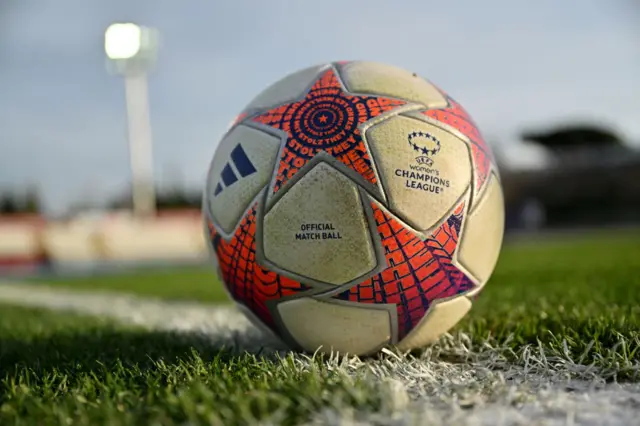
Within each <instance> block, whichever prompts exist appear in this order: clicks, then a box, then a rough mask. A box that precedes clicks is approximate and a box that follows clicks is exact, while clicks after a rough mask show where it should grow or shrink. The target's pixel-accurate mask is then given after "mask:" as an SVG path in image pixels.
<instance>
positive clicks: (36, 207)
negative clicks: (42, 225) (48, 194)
mask: <svg viewBox="0 0 640 426" xmlns="http://www.w3.org/2000/svg"><path fill="white" fill-rule="evenodd" d="M40 207H41V204H40V192H39V191H38V188H37V187H36V186H33V185H32V186H29V187H28V188H27V189H26V191H25V193H24V196H23V200H22V212H23V213H40Z"/></svg>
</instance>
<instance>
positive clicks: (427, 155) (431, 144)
mask: <svg viewBox="0 0 640 426" xmlns="http://www.w3.org/2000/svg"><path fill="white" fill-rule="evenodd" d="M408 141H409V145H410V146H411V148H413V150H414V151H416V152H418V153H419V154H421V155H419V156H418V157H416V162H417V163H418V164H420V165H425V166H428V167H431V166H433V159H432V158H431V157H433V156H434V155H436V154H437V153H438V152H439V151H440V141H439V140H438V138H436V137H435V136H433V135H432V134H431V133H425V132H413V133H409V137H408Z"/></svg>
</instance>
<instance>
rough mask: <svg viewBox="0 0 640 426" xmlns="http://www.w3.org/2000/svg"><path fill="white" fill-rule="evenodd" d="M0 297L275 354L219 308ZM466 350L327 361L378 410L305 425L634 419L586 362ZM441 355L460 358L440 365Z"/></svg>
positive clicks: (621, 397) (55, 292) (109, 296)
mask: <svg viewBox="0 0 640 426" xmlns="http://www.w3.org/2000/svg"><path fill="white" fill-rule="evenodd" d="M0 303H5V304H10V305H17V306H23V307H34V308H46V309H51V310H54V311H71V312H75V313H78V314H84V315H91V316H98V317H106V318H111V319H114V320H117V321H120V322H122V323H127V324H134V325H138V326H143V327H146V328H149V329H156V330H165V331H175V332H180V333H197V334H198V335H202V336H205V337H206V338H207V339H209V340H210V341H211V344H212V345H215V346H225V347H229V348H230V349H231V348H235V349H237V350H240V351H245V350H247V351H257V350H258V349H269V348H270V349H273V350H279V351H281V353H282V352H283V351H282V350H283V348H282V346H281V344H279V343H278V342H277V341H276V340H275V339H273V338H271V337H269V336H265V335H264V334H262V333H261V332H260V331H259V330H258V329H257V328H255V327H254V326H252V325H251V323H250V322H249V321H248V320H247V319H246V318H245V317H244V315H242V314H241V313H240V312H239V311H238V310H236V309H235V308H233V307H231V306H228V305H227V306H224V305H220V306H215V305H213V306H212V305H209V306H207V305H203V304H196V303H184V302H168V301H161V300H157V299H142V298H138V297H133V296H129V295H123V294H113V293H97V292H78V291H70V290H63V289H60V288H49V287H46V286H40V285H32V284H9V283H7V284H1V283H0ZM469 348H471V343H470V340H469V339H468V338H467V337H466V336H464V334H462V333H458V334H457V335H456V336H455V337H452V336H448V337H446V338H445V339H443V341H442V342H441V343H439V344H438V345H435V346H434V347H432V348H430V349H428V350H427V351H425V353H424V354H423V355H422V356H420V357H413V356H401V355H397V354H393V353H391V352H388V353H387V354H386V355H385V356H382V357H381V358H380V359H376V360H366V361H361V360H359V359H358V358H348V359H344V358H343V359H338V358H331V359H330V360H329V361H328V364H329V367H330V368H331V369H334V370H336V371H341V372H343V373H345V374H347V375H351V376H353V375H365V376H367V377H368V380H370V381H371V383H372V384H373V385H374V386H375V387H376V388H377V392H379V394H380V395H381V396H382V400H383V406H382V408H381V410H380V411H379V412H377V413H372V412H363V411H358V412H355V411H352V410H351V409H350V407H347V406H344V407H337V408H336V409H328V410H325V411H322V412H320V413H317V414H316V415H315V416H314V419H313V422H312V424H335V425H338V424H341V425H345V424H353V425H360V424H362V425H365V424H372V423H373V424H380V425H387V424H389V425H391V424H393V425H414V424H415V425H424V424H445V425H446V424H455V425H487V426H489V425H490V426H499V425H529V424H536V425H538V424H540V425H604V424H607V425H614V426H618V425H621V426H622V425H625V426H626V425H631V424H637V418H638V417H639V416H640V384H632V385H624V386H623V385H615V384H614V385H610V384H606V383H605V382H604V380H603V379H602V378H601V377H599V376H598V372H597V371H594V369H593V368H591V367H589V366H582V365H577V364H575V363H573V362H571V360H562V359H557V358H556V359H551V358H548V357H546V355H545V354H544V353H543V352H542V351H539V350H537V349H536V348H531V351H526V353H525V355H523V359H522V360H521V361H522V362H520V363H516V364H514V363H513V362H511V361H509V360H508V359H507V358H505V357H504V356H503V355H502V352H501V351H500V350H499V349H494V348H489V347H481V348H472V349H469ZM284 353H286V352H284ZM441 354H446V355H448V357H447V356H442V355H441ZM451 356H453V357H455V358H457V359H459V360H462V361H458V362H456V363H453V362H448V361H444V359H450V357H451ZM294 358H295V361H296V363H297V364H298V365H299V367H300V368H301V369H302V370H306V369H308V368H310V366H311V363H310V362H309V358H308V357H306V356H304V355H296V356H295V357H294ZM638 369H639V370H640V367H638Z"/></svg>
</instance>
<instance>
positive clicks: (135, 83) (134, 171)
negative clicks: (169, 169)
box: [124, 71, 156, 216]
mask: <svg viewBox="0 0 640 426" xmlns="http://www.w3.org/2000/svg"><path fill="white" fill-rule="evenodd" d="M124 85H125V96H126V108H127V125H128V130H129V155H130V161H131V178H132V187H131V196H132V207H133V213H134V215H136V216H148V215H153V214H155V209H156V194H155V186H154V179H153V151H152V135H151V122H150V118H149V90H148V84H147V72H146V71H138V72H135V73H126V74H125V75H124Z"/></svg>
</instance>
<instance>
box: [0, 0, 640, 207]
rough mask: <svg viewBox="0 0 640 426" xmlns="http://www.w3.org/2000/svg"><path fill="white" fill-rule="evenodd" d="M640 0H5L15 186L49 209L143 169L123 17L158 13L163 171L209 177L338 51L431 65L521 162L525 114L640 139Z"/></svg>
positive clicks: (175, 177)
mask: <svg viewBox="0 0 640 426" xmlns="http://www.w3.org/2000/svg"><path fill="white" fill-rule="evenodd" d="M639 10H640V8H638V7H637V6H634V4H633V0H607V1H603V0H600V1H596V0H565V1H562V2H560V1H557V0H536V1H535V2H533V1H529V2H525V1H513V0H495V1H492V0H486V1H482V2H478V1H471V0H469V1H457V2H443V1H438V2H434V1H428V0H394V1H388V0H387V1H383V0H349V1H347V0H323V1H321V2H318V1H300V0H298V1H294V0H270V1H262V0H229V1H220V0H207V1H195V0H181V1H176V0H135V1H134V0H109V1H98V0H0V191H1V190H2V189H3V188H19V187H22V186H25V185H37V186H38V187H39V188H40V191H41V194H42V196H43V198H44V201H45V208H46V210H47V211H48V212H53V213H57V212H63V211H64V210H65V209H67V208H68V207H69V206H70V205H71V204H72V203H75V202H78V201H79V200H81V199H86V198H90V199H91V200H93V202H96V203H100V202H103V201H105V200H107V199H109V198H110V197H113V196H114V195H115V194H117V193H119V192H122V191H123V190H126V188H127V185H128V182H129V181H130V168H129V157H128V152H129V151H128V145H127V136H126V134H127V133H126V129H127V128H126V114H125V109H124V86H123V82H122V80H121V79H120V78H118V77H116V76H113V75H110V74H109V73H107V71H106V67H105V57H104V49H103V43H104V40H103V36H104V30H105V29H106V28H107V26H108V25H109V24H110V23H111V22H114V21H133V22H136V23H139V24H141V25H147V26H152V27H155V28H157V29H158V30H159V31H160V34H161V42H162V44H161V50H160V52H159V56H158V62H157V65H156V68H155V69H154V71H153V72H152V74H151V75H150V80H149V91H150V108H151V124H152V129H153V144H154V145H153V161H154V171H155V176H156V182H157V183H158V185H160V186H163V185H167V184H168V182H171V181H180V182H182V184H184V185H185V186H187V187H190V188H199V187H201V186H202V185H203V183H204V178H205V175H206V170H207V167H208V165H209V162H210V160H211V158H212V156H213V153H214V151H215V148H216V146H217V144H218V141H219V139H220V136H221V135H222V133H223V132H224V130H225V129H226V127H227V125H228V123H229V121H230V120H231V119H232V118H233V117H234V116H235V115H236V114H237V113H238V112H239V111H240V110H241V109H242V108H243V107H244V106H245V105H246V104H247V103H248V102H249V101H250V100H251V99H252V98H253V97H254V96H255V95H256V94H258V93H259V92H260V91H261V90H263V89H264V88H265V87H266V86H267V85H269V84H271V83H272V82H274V81H276V80H278V79H280V78H281V77H283V76H284V75H286V74H288V73H290V72H293V71H295V70H297V69H299V68H303V67H307V66H310V65H313V64H317V63H324V62H329V61H335V60H345V59H349V60H354V59H364V60H373V61H379V62H387V63H390V64H394V65H397V66H400V67H403V68H406V69H408V70H411V71H414V72H417V73H419V74H421V75H423V76H425V77H427V78H429V79H430V80H432V81H433V82H435V83H436V84H438V85H439V86H440V87H442V88H444V89H445V90H446V91H447V92H449V93H450V94H451V95H453V96H454V97H455V98H456V99H457V100H458V101H459V102H461V103H462V104H463V105H465V107H466V108H467V109H468V110H469V112H470V113H471V115H472V116H473V117H474V119H475V120H476V122H477V123H478V125H479V127H480V128H481V130H482V132H483V133H484V135H485V137H486V138H487V139H488V140H490V141H491V142H492V143H494V144H495V145H496V146H499V147H501V149H502V150H503V152H504V155H505V156H506V157H507V159H508V160H509V162H510V163H511V164H513V165H514V166H526V165H530V164H535V163H536V162H537V161H540V159H541V158H542V157H541V153H540V152H539V151H537V150H535V149H533V148H531V147H527V146H526V145H523V144H522V143H520V142H519V141H518V134H519V132H521V131H523V130H525V129H546V128H549V127H551V126H553V125H556V124H561V123H566V122H570V121H585V120H586V121H593V120H597V121H599V122H603V123H604V124H607V125H609V126H613V127H614V128H615V129H616V130H618V131H619V132H620V133H621V134H622V135H623V136H624V137H626V138H628V139H629V140H630V141H631V142H632V143H634V142H635V143H636V145H637V144H638V143H640V119H639V118H638V117H640V26H639V25H638V22H640V13H638V11H639Z"/></svg>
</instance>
